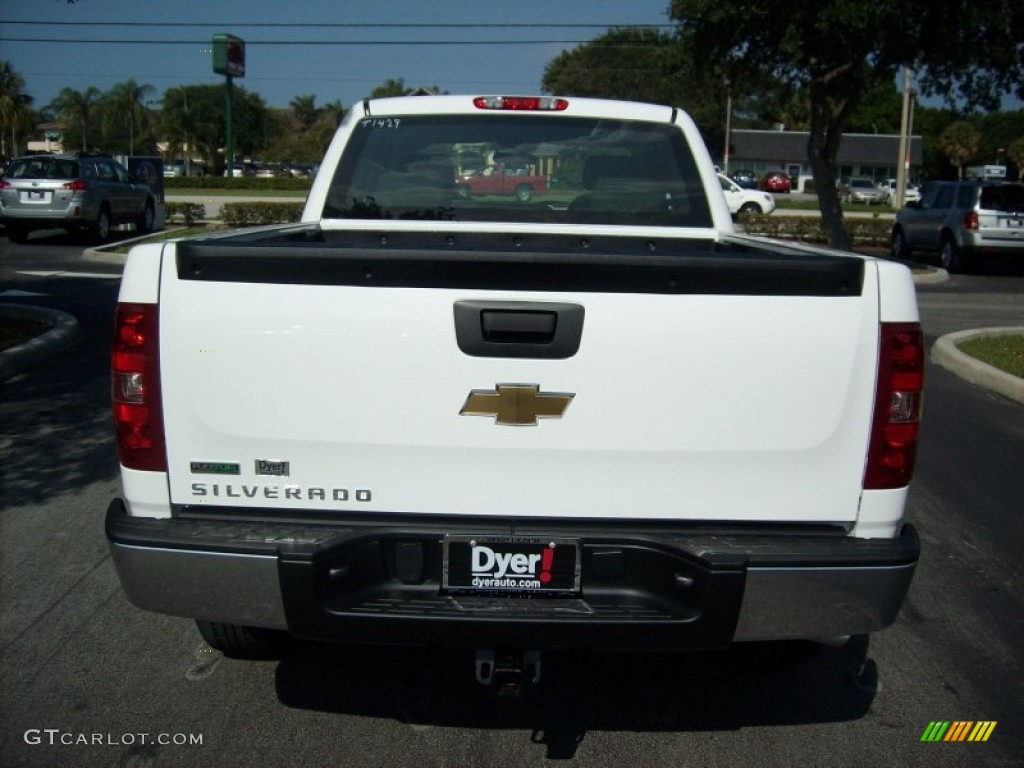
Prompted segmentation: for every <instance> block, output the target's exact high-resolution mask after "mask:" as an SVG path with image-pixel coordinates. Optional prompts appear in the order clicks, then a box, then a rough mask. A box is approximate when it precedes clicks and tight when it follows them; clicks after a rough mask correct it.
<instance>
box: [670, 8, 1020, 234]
mask: <svg viewBox="0 0 1024 768" xmlns="http://www.w3.org/2000/svg"><path fill="white" fill-rule="evenodd" d="M669 14H670V16H671V17H672V18H673V19H674V20H676V21H678V22H679V25H680V30H681V32H683V33H685V34H692V35H695V37H696V39H698V40H700V41H701V50H702V54H703V56H704V57H705V58H706V60H707V61H709V62H714V63H716V65H720V66H723V67H725V68H726V70H727V71H728V73H729V76H730V80H731V81H733V82H737V81H740V80H742V79H744V78H758V79H760V78H764V77H765V76H770V77H771V78H772V79H773V80H774V82H775V83H776V87H777V89H778V90H779V91H780V92H785V91H786V90H789V91H791V92H793V93H796V92H800V91H805V92H806V94H807V98H808V100H809V106H810V119H809V126H808V127H809V131H810V137H809V140H808V145H807V159H808V164H809V165H810V167H811V172H812V174H813V176H814V181H815V185H816V188H817V190H818V199H819V204H820V207H821V213H822V221H823V223H824V226H825V229H826V231H827V232H828V236H829V241H830V243H831V244H832V245H833V246H836V247H839V248H848V247H849V245H850V240H849V236H848V234H847V232H846V230H845V228H844V226H843V212H842V208H841V206H840V204H839V197H838V194H837V192H836V185H835V181H836V157H837V154H838V152H839V145H840V141H841V138H842V134H843V131H844V130H845V128H846V126H847V123H848V121H849V120H850V117H851V115H852V114H853V113H854V110H855V109H856V107H857V105H858V103H859V101H860V99H861V98H862V95H863V94H864V93H865V92H866V91H868V90H869V89H871V88H874V87H878V86H880V85H882V84H885V83H892V82H894V80H895V79H896V76H897V74H898V72H899V70H900V68H901V67H904V66H906V67H911V68H912V69H913V70H914V71H915V72H916V73H917V78H918V84H919V86H920V88H921V90H922V92H923V93H924V94H925V95H932V94H940V95H943V96H945V97H946V98H947V99H949V100H950V101H951V102H953V103H956V104H958V106H960V107H961V108H963V109H973V108H975V107H983V108H987V109H994V108H996V107H997V106H998V104H999V100H1000V97H1001V96H1002V95H1004V94H1006V93H1009V92H1016V93H1017V95H1019V96H1024V76H1022V71H1024V66H1022V64H1024V43H1022V39H1021V37H1020V30H1021V29H1024V3H1021V2H1020V0H944V1H943V2H935V1H934V0H884V1H883V0H877V1H871V0H817V2H813V3H792V2H789V1H788V0H760V1H759V2H750V0H743V1H742V2H740V1H739V0H672V3H671V5H670V7H669Z"/></svg>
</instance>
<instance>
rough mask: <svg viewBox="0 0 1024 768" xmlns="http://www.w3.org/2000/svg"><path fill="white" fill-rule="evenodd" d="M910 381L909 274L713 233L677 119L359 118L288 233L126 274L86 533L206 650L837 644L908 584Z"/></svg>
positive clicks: (400, 111)
mask: <svg viewBox="0 0 1024 768" xmlns="http://www.w3.org/2000/svg"><path fill="white" fill-rule="evenodd" d="M769 200H770V198H767V197H766V198H765V199H764V203H765V206H766V207H765V211H767V210H768V209H769V208H770V205H769ZM733 207H735V206H733ZM211 348H213V349H216V350H217V354H216V355H210V354H202V350H203V349H211ZM923 361H924V344H923V337H922V334H921V327H920V324H919V320H918V312H917V305H916V298H915V293H914V285H913V281H912V280H911V276H910V272H909V270H908V269H907V268H906V267H904V266H902V265H900V264H897V263H894V262H890V261H886V260H884V259H879V258H873V257H870V256H865V255H861V254H855V253H841V252H837V251H833V250H830V249H823V248H816V247H813V246H808V245H805V244H798V243H782V242H777V241H773V240H770V239H765V238H758V237H752V236H748V235H745V234H742V233H740V232H737V231H736V229H735V225H734V223H733V220H732V217H731V215H730V209H729V205H727V203H726V199H725V193H724V192H723V187H722V184H721V182H720V179H719V178H718V176H717V175H716V173H715V169H714V166H713V164H712V162H711V158H710V156H709V154H708V151H707V149H706V148H705V146H704V142H703V140H702V139H701V135H700V133H699V131H698V130H697V127H696V125H695V124H694V122H693V121H692V120H691V119H690V117H689V116H688V115H687V114H686V113H685V112H683V111H682V110H680V109H674V108H671V107H665V106H657V105H651V104H634V103H626V102H614V101H602V100H596V99H586V98H575V97H573V98H560V97H547V96H540V97H536V96H527V97H520V96H477V97H473V96H447V95H445V96H430V97H416V98H396V99H380V100H368V101H366V102H364V103H363V104H362V105H360V106H359V107H357V108H354V109H352V110H351V111H350V112H349V113H348V115H347V116H346V118H345V119H344V121H343V122H342V124H341V125H340V127H339V128H338V131H337V134H336V136H335V138H334V141H333V142H332V144H331V146H330V148H329V149H328V150H327V154H326V156H325V158H324V161H323V164H322V169H321V171H320V173H319V174H318V176H317V178H316V180H315V182H314V184H313V187H312V189H311V191H310V193H309V197H308V199H307V201H306V204H305V209H304V211H303V214H302V220H301V221H300V222H298V223H296V224H289V225H282V226H278V227H264V228H258V229H252V230H247V231H246V230H243V231H236V232H227V233H218V234H212V235H204V236H199V237H195V238H186V239H182V240H170V241H167V242H164V243H161V244H146V245H139V246H136V247H135V248H134V249H133V250H132V251H131V253H130V255H129V256H128V261H127V264H126V268H125V272H124V278H123V280H122V284H121V292H120V298H119V304H118V311H117V318H116V332H115V336H114V343H113V351H112V377H113V381H112V384H113V386H112V391H113V393H114V413H115V419H116V429H117V441H118V449H119V455H120V462H121V473H122V478H123V488H124V498H122V499H117V500H115V501H114V502H113V503H112V504H111V505H110V507H109V509H108V512H107V521H106V530H107V535H108V538H109V540H110V545H111V548H112V552H113V557H114V561H115V563H116V565H117V568H118V571H119V574H120V577H121V582H122V584H123V587H124V589H125V591H126V593H127V595H128V597H129V598H130V600H131V601H132V602H133V603H134V604H135V605H137V606H139V607H142V608H145V609H148V610H152V611H158V612H162V613H168V614H172V615H178V616H185V617H191V618H194V619H196V620H197V622H198V625H199V629H200V631H201V633H202V634H203V637H204V638H206V640H207V642H209V643H210V644H211V645H213V646H214V647H217V648H219V649H221V650H223V651H224V652H225V653H229V654H233V655H236V656H253V655H259V656H263V655H265V654H266V653H268V647H270V646H271V645H272V644H273V643H274V642H276V640H278V639H280V638H282V637H285V636H287V635H291V636H293V637H297V638H305V639H312V640H327V641H330V640H336V641H341V642H345V643H353V644H357V643H383V642H386V643H391V644H396V645H410V646H420V645H435V644H441V645H451V646H459V647H463V648H472V649H475V650H476V653H477V656H476V666H475V669H476V674H477V678H478V679H480V680H481V681H482V682H485V683H487V682H493V680H494V674H493V670H494V668H495V662H494V658H495V649H499V648H500V649H501V655H502V659H503V661H502V664H503V665H507V664H509V663H510V662H508V658H509V653H511V655H512V657H514V658H516V659H519V660H520V662H522V666H523V668H524V669H525V668H526V667H529V668H530V669H532V670H533V672H534V674H533V675H532V676H531V675H525V673H524V675H525V676H526V677H530V678H531V679H535V678H536V677H537V675H539V669H540V667H539V664H540V661H539V659H540V657H539V655H538V654H539V652H540V651H541V650H543V649H545V648H551V647H558V648H599V649H626V650H630V649H632V650H647V649H662V650H666V649H667V650H680V651H683V650H688V649H714V648H725V647H728V646H730V645H732V644H734V643H746V642H750V641H789V640H793V639H800V640H813V641H827V642H836V641H837V639H838V640H841V639H842V638H843V637H845V636H849V635H853V634H863V633H869V632H874V631H877V630H881V629H883V628H885V627H886V626H888V625H889V624H891V623H892V622H893V621H894V619H895V618H896V615H897V613H898V611H899V610H900V606H901V605H902V603H903V600H904V597H905V595H906V593H907V589H908V588H909V585H910V582H911V578H912V576H913V573H914V569H915V566H916V563H917V560H918V554H919V543H918V538H917V534H916V532H915V530H914V528H913V526H911V525H909V524H908V523H907V522H906V521H905V519H904V509H905V504H906V498H907V493H908V489H909V485H910V482H911V479H912V477H913V473H914V457H915V453H916V446H917V439H918V430H919V423H920V416H921V403H922V397H923V365H924V363H923ZM467 393H468V394H467ZM570 401H571V407H568V406H569V404H570ZM473 416H487V417H488V418H471V417H473ZM557 416H560V418H555V417H557ZM196 457H200V459H206V458H209V457H229V458H230V457H265V458H263V459H258V460H256V461H253V460H248V461H242V462H240V463H228V464H222V463H218V462H208V461H199V460H197V459H196ZM284 459H286V460H284ZM342 472H343V473H344V476H346V477H358V478H360V485H362V486H363V487H362V488H361V489H357V488H354V487H348V486H346V487H340V486H339V487H335V486H333V485H330V484H324V483H316V482H310V478H330V477H338V476H339V473H342ZM197 475H204V476H206V477H205V478H203V479H200V478H198V477H197ZM210 475H215V476H216V477H210ZM275 475H276V476H279V477H281V478H284V477H287V478H288V479H289V482H287V483H286V482H283V481H282V482H280V483H278V484H274V483H268V482H266V480H267V479H268V476H269V477H273V476H275ZM292 480H294V482H290V481H292ZM385 484H386V487H387V493H386V494H384V493H380V494H375V493H371V491H370V489H371V488H375V487H376V488H380V487H383V486H384V485H385ZM207 521H209V522H211V523H215V524H211V525H206V524H205V523H206V522H207ZM172 573H178V574H180V578H168V576H169V574H172ZM226 585H227V586H226ZM353 647H354V646H353ZM512 664H513V669H516V668H518V667H516V663H515V662H512ZM467 666H468V665H467ZM503 669H505V670H506V671H505V672H503V673H502V674H503V675H505V674H506V673H507V667H503Z"/></svg>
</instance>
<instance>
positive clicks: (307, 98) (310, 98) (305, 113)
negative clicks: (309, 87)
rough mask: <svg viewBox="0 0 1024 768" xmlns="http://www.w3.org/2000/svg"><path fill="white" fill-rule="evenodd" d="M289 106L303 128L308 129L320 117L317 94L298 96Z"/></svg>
mask: <svg viewBox="0 0 1024 768" xmlns="http://www.w3.org/2000/svg"><path fill="white" fill-rule="evenodd" d="M289 106H290V107H291V108H292V112H293V113H294V114H295V118H296V119H297V120H298V121H299V123H300V124H301V125H302V128H303V130H306V131H308V130H309V129H310V128H311V127H312V126H313V124H314V123H315V122H316V121H317V119H319V117H320V112H321V110H319V109H317V107H316V96H315V95H314V94H312V93H308V94H305V95H302V96H296V97H295V98H294V99H292V100H291V101H290V102H289Z"/></svg>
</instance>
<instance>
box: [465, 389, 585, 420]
mask: <svg viewBox="0 0 1024 768" xmlns="http://www.w3.org/2000/svg"><path fill="white" fill-rule="evenodd" d="M574 397H575V395H570V394H565V393H561V392H541V391H540V387H539V386H538V385H536V384H498V385H496V389H491V390H487V389H474V390H473V391H472V392H470V393H469V397H467V398H466V402H465V404H464V405H463V406H462V410H461V411H459V415H460V416H493V417H494V421H495V423H497V424H501V425H504V426H509V425H511V426H536V424H537V419H538V418H561V416H562V414H563V413H565V409H566V408H568V407H569V403H570V401H572V399H573V398H574Z"/></svg>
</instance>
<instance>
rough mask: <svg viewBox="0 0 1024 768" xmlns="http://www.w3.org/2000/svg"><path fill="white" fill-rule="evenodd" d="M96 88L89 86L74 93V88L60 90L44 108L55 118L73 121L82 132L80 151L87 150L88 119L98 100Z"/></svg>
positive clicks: (98, 93) (98, 94)
mask: <svg viewBox="0 0 1024 768" xmlns="http://www.w3.org/2000/svg"><path fill="white" fill-rule="evenodd" d="M100 95H101V94H100V92H99V89H98V88H94V87H93V86H91V85H90V86H89V87H88V88H86V89H85V90H84V91H76V90H75V89H74V88H62V89H61V91H60V93H58V94H57V96H56V97H55V98H54V99H53V101H51V102H50V103H49V104H47V106H46V108H47V109H49V110H53V111H54V112H55V113H56V114H57V117H59V118H61V119H63V120H68V121H75V122H77V123H78V126H79V127H80V128H81V131H82V151H83V152H85V151H86V150H88V149H89V118H90V115H91V113H92V108H93V107H94V106H96V104H97V103H98V102H99V100H100Z"/></svg>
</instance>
